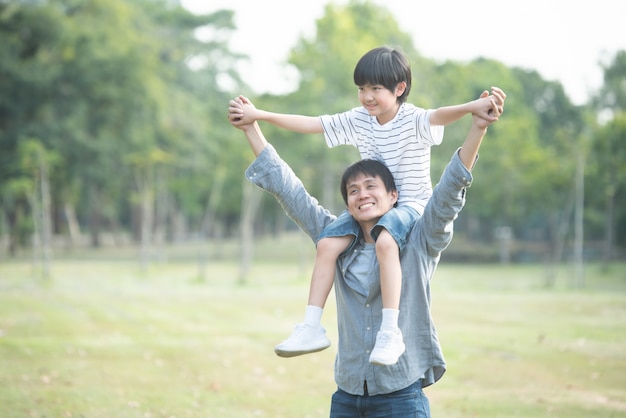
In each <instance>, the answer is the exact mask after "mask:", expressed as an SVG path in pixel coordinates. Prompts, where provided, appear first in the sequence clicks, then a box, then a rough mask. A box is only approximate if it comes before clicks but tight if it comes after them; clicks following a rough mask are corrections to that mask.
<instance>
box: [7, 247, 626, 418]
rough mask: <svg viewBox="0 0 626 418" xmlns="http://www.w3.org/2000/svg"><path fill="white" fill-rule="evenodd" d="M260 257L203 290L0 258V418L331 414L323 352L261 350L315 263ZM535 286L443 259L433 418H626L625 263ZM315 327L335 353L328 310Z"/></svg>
mask: <svg viewBox="0 0 626 418" xmlns="http://www.w3.org/2000/svg"><path fill="white" fill-rule="evenodd" d="M298 246H299V244H298V245H295V247H294V246H293V245H292V246H290V249H289V250H290V251H295V252H297V251H299V250H298V249H297V248H298ZM258 248H259V254H257V256H258V258H257V260H263V261H262V262H261V261H257V262H255V263H254V264H253V266H252V268H251V271H250V274H249V279H248V280H247V282H246V283H245V284H242V283H240V282H239V281H238V280H237V277H238V273H239V272H238V269H237V263H236V262H235V261H234V260H231V259H229V257H228V256H224V257H223V258H221V259H220V261H211V262H209V264H208V266H207V270H206V271H207V275H206V277H205V279H204V280H199V279H198V278H197V276H198V266H197V264H196V262H195V261H194V260H193V256H190V257H189V259H185V257H182V256H181V257H174V256H172V257H170V259H169V261H168V262H160V263H154V264H152V265H151V267H150V268H149V269H148V270H144V271H141V270H140V269H139V265H138V263H137V261H136V260H134V259H128V258H127V259H124V258H116V257H113V256H111V257H109V256H102V255H99V256H94V257H90V256H84V255H83V256H74V257H65V258H63V257H57V260H55V262H54V264H53V267H52V273H53V274H52V277H51V278H50V279H47V280H43V279H40V278H37V277H36V274H34V270H33V268H32V266H31V264H30V263H29V261H28V260H21V261H7V260H4V261H0V418H23V417H38V418H42V417H50V418H56V417H84V418H100V417H102V418H104V417H106V418H125V417H133V418H156V417H163V418H173V417H176V418H183V417H193V418H204V417H218V418H230V417H233V418H242V417H243V418H246V417H271V418H279V417H285V418H298V417H325V416H328V410H329V404H330V396H331V394H332V392H333V391H334V390H335V385H334V382H333V361H334V354H335V351H334V350H335V347H334V346H331V348H330V349H328V350H326V351H323V352H320V353H317V354H313V355H308V356H302V357H297V358H292V359H281V358H279V357H277V356H276V355H275V354H274V352H273V346H274V345H275V344H276V343H278V342H279V341H280V340H282V339H283V338H285V337H286V336H287V335H288V334H289V332H290V331H291V329H292V326H293V325H294V323H295V322H297V321H299V320H301V318H302V315H303V311H304V304H305V301H306V295H307V291H308V277H309V272H310V269H311V267H312V266H311V265H309V264H307V263H305V264H304V265H303V264H302V263H292V262H289V261H288V260H284V259H282V258H287V259H289V258H291V259H292V260H293V259H295V258H298V257H299V256H294V257H285V253H288V250H285V251H278V252H276V251H277V247H276V246H275V245H274V246H273V245H261V246H259V247H258ZM294 248H296V249H294ZM307 248H308V247H307ZM220 251H224V252H225V253H226V254H228V251H229V250H228V248H221V249H220ZM272 253H280V254H281V258H274V259H271V258H270V257H268V256H267V255H268V254H272ZM300 259H302V258H301V257H300ZM304 259H306V260H311V259H312V258H311V257H304ZM543 274H544V267H543V266H541V265H523V266H499V265H488V266H487V265H455V264H447V263H446V262H445V259H444V261H442V264H441V265H440V268H439V270H438V272H437V274H436V277H435V280H434V282H433V311H434V317H435V320H436V322H437V325H438V330H439V334H440V339H441V341H442V345H443V348H444V353H445V355H446V359H447V362H448V371H447V372H446V374H445V375H444V377H443V378H442V379H441V380H440V381H439V382H438V383H437V384H435V385H433V386H431V387H429V388H427V389H426V393H427V395H428V397H429V399H430V401H431V408H432V412H433V417H446V418H455V417H459V418H460V417H464V418H466V417H529V418H536V417H563V418H577V417H580V418H601V417H626V264H615V265H612V266H610V267H609V268H608V269H601V268H600V267H599V266H596V265H589V266H587V267H586V276H585V280H586V285H585V287H584V288H581V289H574V288H571V287H569V285H568V280H567V277H569V275H571V271H570V268H569V267H568V266H563V267H561V270H560V276H559V278H558V279H557V285H556V287H555V288H552V289H545V288H544V287H543V285H542V284H543ZM323 322H324V325H325V326H326V328H327V330H328V333H329V337H330V338H331V341H333V342H335V341H336V340H337V338H336V333H337V331H336V326H335V324H336V320H335V307H334V300H330V301H329V303H328V305H327V308H326V311H325V314H324V318H323Z"/></svg>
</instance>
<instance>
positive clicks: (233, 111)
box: [228, 96, 256, 128]
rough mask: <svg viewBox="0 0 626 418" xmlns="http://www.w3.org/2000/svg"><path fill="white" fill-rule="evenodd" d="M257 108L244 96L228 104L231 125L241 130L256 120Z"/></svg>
mask: <svg viewBox="0 0 626 418" xmlns="http://www.w3.org/2000/svg"><path fill="white" fill-rule="evenodd" d="M255 112H256V107H254V105H253V104H252V102H251V101H250V100H249V99H248V98H247V97H244V96H238V97H235V98H234V99H232V100H231V101H229V102H228V120H229V122H230V124H231V125H233V126H234V127H236V128H240V127H242V126H243V125H249V124H251V123H252V122H254V121H255V120H256V118H255Z"/></svg>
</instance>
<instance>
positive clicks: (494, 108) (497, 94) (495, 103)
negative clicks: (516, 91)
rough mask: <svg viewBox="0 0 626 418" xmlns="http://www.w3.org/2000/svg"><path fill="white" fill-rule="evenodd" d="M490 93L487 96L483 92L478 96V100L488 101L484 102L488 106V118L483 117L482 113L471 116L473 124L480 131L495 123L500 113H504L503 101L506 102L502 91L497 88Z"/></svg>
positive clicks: (493, 88)
mask: <svg viewBox="0 0 626 418" xmlns="http://www.w3.org/2000/svg"><path fill="white" fill-rule="evenodd" d="M491 93H492V94H491V95H489V92H488V91H487V90H485V91H483V93H482V94H481V95H480V99H488V100H487V101H486V102H487V105H488V107H487V112H486V114H487V115H488V116H487V117H485V114H483V113H474V114H472V117H473V119H474V120H473V122H474V124H475V125H476V127H478V128H481V129H485V128H487V127H488V126H489V125H491V124H492V123H494V122H497V121H498V120H499V119H500V115H502V112H504V101H505V100H506V94H505V93H504V91H502V89H500V88H498V87H492V88H491Z"/></svg>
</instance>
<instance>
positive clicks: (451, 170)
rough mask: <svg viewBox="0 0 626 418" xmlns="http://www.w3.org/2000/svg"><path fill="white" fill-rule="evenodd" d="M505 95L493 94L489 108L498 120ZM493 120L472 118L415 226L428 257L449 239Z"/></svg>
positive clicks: (440, 248) (442, 248)
mask: <svg viewBox="0 0 626 418" xmlns="http://www.w3.org/2000/svg"><path fill="white" fill-rule="evenodd" d="M505 98H506V95H505V94H504V92H501V91H500V92H498V94H497V95H495V97H494V99H493V102H492V105H491V109H492V112H493V114H494V116H495V117H496V120H497V118H499V117H500V114H501V113H502V111H503V107H504V100H505ZM494 122H495V121H491V120H485V119H482V118H481V117H479V116H477V115H473V116H472V126H471V128H470V130H469V133H468V134H467V137H466V138H465V142H464V143H463V145H462V146H461V148H460V149H459V150H458V151H457V152H455V153H454V155H453V156H452V159H451V160H450V163H448V165H447V166H446V169H445V170H444V173H443V174H442V176H441V179H440V181H439V183H438V184H437V186H435V189H434V190H433V195H432V197H431V198H430V200H429V201H428V203H427V204H426V207H425V208H424V215H423V216H422V218H420V220H419V221H418V223H419V224H420V227H419V228H417V230H418V231H420V232H423V234H422V235H421V239H420V243H421V244H418V245H423V246H424V247H425V249H426V251H427V252H428V253H429V254H430V255H431V256H438V255H439V254H440V253H441V252H442V251H443V250H444V249H445V248H446V247H447V246H448V245H449V244H450V241H451V240H452V231H453V223H454V220H455V219H456V218H457V216H458V214H459V212H460V211H461V209H462V208H463V206H464V205H465V190H466V189H467V188H468V187H469V186H470V185H471V184H472V180H473V178H472V173H471V169H472V168H473V166H474V162H475V161H476V159H477V157H478V150H479V149H480V145H481V143H482V140H483V138H484V137H485V134H486V133H487V127H488V126H489V125H491V124H492V123H494Z"/></svg>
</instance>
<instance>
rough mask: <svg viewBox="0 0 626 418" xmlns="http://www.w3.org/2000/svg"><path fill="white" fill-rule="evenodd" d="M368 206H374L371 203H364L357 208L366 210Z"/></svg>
mask: <svg viewBox="0 0 626 418" xmlns="http://www.w3.org/2000/svg"><path fill="white" fill-rule="evenodd" d="M370 206H374V204H373V203H366V204H364V205H361V206H359V209H367V208H369V207H370Z"/></svg>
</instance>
